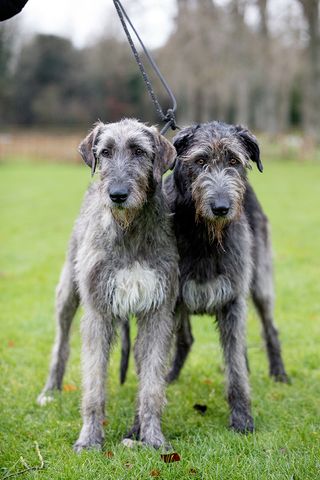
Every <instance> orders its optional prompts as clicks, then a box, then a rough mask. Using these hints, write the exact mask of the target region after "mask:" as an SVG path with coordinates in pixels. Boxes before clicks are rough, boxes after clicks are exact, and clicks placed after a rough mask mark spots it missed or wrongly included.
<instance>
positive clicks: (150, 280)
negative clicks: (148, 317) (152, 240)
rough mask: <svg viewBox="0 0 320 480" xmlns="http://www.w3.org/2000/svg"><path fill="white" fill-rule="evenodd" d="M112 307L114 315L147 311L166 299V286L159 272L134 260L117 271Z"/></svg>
mask: <svg viewBox="0 0 320 480" xmlns="http://www.w3.org/2000/svg"><path fill="white" fill-rule="evenodd" d="M112 283H113V285H112V287H113V288H112V296H111V308H112V312H113V314H114V315H116V316H119V317H125V316H127V315H128V314H130V313H133V314H139V313H147V312H148V311H151V310H153V309H155V308H157V306H159V305H161V303H162V302H163V300H164V293H165V292H164V288H163V285H162V283H161V281H160V277H159V275H158V274H157V272H156V271H155V270H153V269H151V268H150V267H148V265H147V264H145V263H139V262H134V263H133V264H132V265H131V266H130V267H127V268H122V269H120V270H119V271H118V272H116V273H115V275H114V279H113V282H112Z"/></svg>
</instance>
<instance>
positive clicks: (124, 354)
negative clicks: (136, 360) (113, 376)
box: [120, 318, 131, 385]
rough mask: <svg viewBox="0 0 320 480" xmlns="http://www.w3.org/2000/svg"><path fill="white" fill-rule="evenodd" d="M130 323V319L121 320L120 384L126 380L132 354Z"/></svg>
mask: <svg viewBox="0 0 320 480" xmlns="http://www.w3.org/2000/svg"><path fill="white" fill-rule="evenodd" d="M130 348H131V342H130V324H129V319H128V318H126V319H125V320H122V321H121V359H120V385H123V384H124V382H125V381H126V376H127V371H128V365H129V356H130Z"/></svg>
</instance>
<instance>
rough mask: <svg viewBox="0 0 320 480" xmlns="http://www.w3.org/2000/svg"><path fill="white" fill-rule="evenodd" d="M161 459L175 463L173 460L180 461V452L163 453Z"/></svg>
mask: <svg viewBox="0 0 320 480" xmlns="http://www.w3.org/2000/svg"><path fill="white" fill-rule="evenodd" d="M160 457H161V460H163V461H164V463H173V462H180V460H181V458H180V455H179V453H177V452H173V453H163V454H162V455H160Z"/></svg>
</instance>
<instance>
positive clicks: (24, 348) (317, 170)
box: [0, 161, 320, 480]
mask: <svg viewBox="0 0 320 480" xmlns="http://www.w3.org/2000/svg"><path fill="white" fill-rule="evenodd" d="M319 178H320V165H318V164H315V163H313V164H311V163H302V164H298V163H293V162H291V163H288V162H280V161H279V162H274V163H269V164H268V163H267V164H266V165H265V173H264V174H263V175H260V174H258V173H257V172H256V170H255V171H253V172H251V179H252V182H253V184H254V185H255V188H256V190H257V192H258V195H259V198H260V199H261V201H262V203H263V205H264V207H265V210H266V212H267V213H268V215H269V217H270V219H271V223H272V230H273V240H274V251H275V267H276V287H277V303H276V319H277V324H278V326H279V329H280V333H281V339H282V345H283V352H284V358H285V361H286V365H287V370H288V372H289V374H290V376H291V378H292V385H290V386H287V385H280V384H275V383H273V382H272V381H271V380H270V379H269V378H268V375H267V370H268V368H267V360H266V355H265V351H264V348H263V343H262V341H261V337H260V325H259V322H258V321H257V318H256V316H255V314H254V312H253V309H252V308H250V315H249V324H248V334H249V335H248V337H249V338H248V344H249V358H250V364H251V385H252V399H253V412H254V417H255V422H256V433H255V434H253V435H249V436H241V435H238V434H235V433H233V432H230V431H229V430H228V429H227V424H228V408H227V403H226V401H225V398H224V377H223V372H222V360H221V353H220V349H219V345H218V336H217V332H216V331H215V328H214V326H213V320H212V319H211V318H208V317H207V318H194V320H193V329H194V334H195V338H196V342H195V344H194V346H193V350H192V353H191V355H190V357H189V359H188V362H187V364H186V366H185V368H184V370H183V372H182V375H181V378H180V380H179V381H178V382H177V383H175V384H174V385H172V386H170V387H169V388H168V406H167V408H166V411H165V414H164V417H163V430H164V433H165V435H166V436H167V438H168V439H169V440H170V441H171V443H172V444H173V445H174V449H175V451H177V452H179V454H180V455H181V461H180V462H176V463H173V464H165V463H163V462H162V461H161V459H160V455H159V452H157V451H152V450H149V449H136V450H126V449H125V448H124V447H122V446H121V445H120V440H121V437H122V435H123V434H124V433H125V431H126V429H127V428H128V426H129V424H130V422H131V420H132V417H133V413H134V398H135V392H136V378H135V374H134V368H133V362H131V364H130V372H129V378H128V381H127V383H126V384H125V385H124V386H123V387H120V386H119V382H118V363H119V351H118V348H116V349H115V351H114V353H113V355H112V358H111V367H110V375H109V381H108V390H109V391H108V404H107V415H108V420H109V423H108V425H107V426H106V442H105V446H104V449H103V452H104V453H105V452H107V451H112V452H113V456H112V458H108V457H107V456H106V455H105V454H104V453H98V452H85V453H83V454H81V455H80V456H77V455H75V454H74V453H73V451H72V444H73V442H74V441H75V440H76V438H77V435H78V433H79V429H80V426H81V419H80V414H79V404H80V394H81V390H80V364H79V357H80V354H79V351H80V337H79V319H78V318H77V321H76V322H75V324H74V326H73V335H72V356H71V359H70V363H69V367H68V371H67V374H66V378H65V383H66V384H70V385H74V386H76V387H77V389H76V390H74V391H63V392H62V394H61V395H58V396H57V398H56V401H55V402H53V403H52V404H50V405H48V406H47V407H45V408H40V407H38V406H37V405H36V403H35V399H36V397H37V394H38V393H39V392H40V390H41V388H42V386H43V384H44V381H45V378H46V374H47V369H48V362H49V356H50V350H51V346H52V341H53V338H54V311H53V292H54V287H55V284H56V281H57V279H58V275H59V270H60V267H61V265H62V262H63V258H64V253H65V248H66V244H67V240H68V236H69V233H70V231H71V227H72V224H73V221H74V219H75V217H76V215H77V212H78V209H79V205H80V202H81V197H82V195H83V192H84V190H85V188H86V185H87V183H88V181H89V170H88V169H86V168H85V167H82V166H81V167H80V166H68V165H50V164H46V165H42V164H39V163H38V164H17V163H14V164H6V163H4V164H2V165H1V166H0V205H1V210H0V211H1V214H0V215H1V218H0V224H1V233H0V235H1V237H0V238H1V250H0V255H1V258H0V269H1V272H0V302H1V305H0V318H1V333H0V347H1V357H0V358H1V360H0V375H1V389H0V412H1V414H0V468H2V470H0V478H2V477H3V476H5V475H7V474H8V473H10V472H8V469H10V468H12V470H11V472H16V471H17V470H19V469H21V464H20V465H19V464H16V462H17V461H18V460H19V457H20V456H21V455H22V456H23V457H24V458H25V459H26V460H27V461H28V462H29V463H30V464H31V465H33V464H36V463H37V461H38V460H37V456H36V453H35V449H34V441H37V442H38V443H39V446H40V449H41V452H42V455H43V457H44V460H45V466H46V468H45V470H43V471H41V472H30V473H28V474H25V475H23V476H22V477H23V478H28V479H31V478H41V479H50V480H55V479H77V480H78V479H81V480H82V479H94V480H99V479H101V480H102V479H113V478H114V479H139V480H142V479H149V478H152V476H151V472H152V470H157V471H158V472H159V477H158V478H163V479H189V478H197V479H226V480H229V479H259V480H263V479H268V480H273V479H279V480H280V479H281V480H283V479H294V480H309V479H310V480H311V479H312V480H313V479H317V478H320V425H319V424H320V370H319V365H320V353H319V352H320V347H319V345H320V341H319V340H320V326H319V325H320V322H319V321H320V292H319V279H320V266H319V263H320V262H319V238H320V215H319V205H320V204H319V193H320V189H319ZM208 380H209V381H208ZM194 403H205V404H207V405H208V410H207V413H206V414H205V415H204V416H201V415H199V414H198V413H197V412H196V411H194V409H193V408H192V407H193V405H194ZM15 464H16V465H15ZM155 473H156V472H155ZM20 478H21V477H20Z"/></svg>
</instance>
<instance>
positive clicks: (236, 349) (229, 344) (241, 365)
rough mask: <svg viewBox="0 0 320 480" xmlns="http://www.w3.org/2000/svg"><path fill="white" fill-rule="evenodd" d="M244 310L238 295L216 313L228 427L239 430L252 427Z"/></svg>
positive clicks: (244, 307) (243, 300) (247, 430)
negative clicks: (223, 366) (225, 377)
mask: <svg viewBox="0 0 320 480" xmlns="http://www.w3.org/2000/svg"><path fill="white" fill-rule="evenodd" d="M246 311H247V308H246V301H245V299H244V298H237V299H235V300H233V301H230V302H229V303H228V304H226V305H225V306H224V307H222V308H221V309H219V310H218V312H217V321H218V326H219V331H220V340H221V344H222V348H223V353H224V359H225V364H226V374H227V392H228V401H229V406H230V409H231V418H230V426H231V428H233V429H234V430H236V431H238V432H241V433H246V432H252V431H253V430H254V423H253V418H252V416H251V404H250V389H249V381H248V371H247V366H246V341H245V334H246V332H245V327H246V325H245V323H246Z"/></svg>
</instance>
